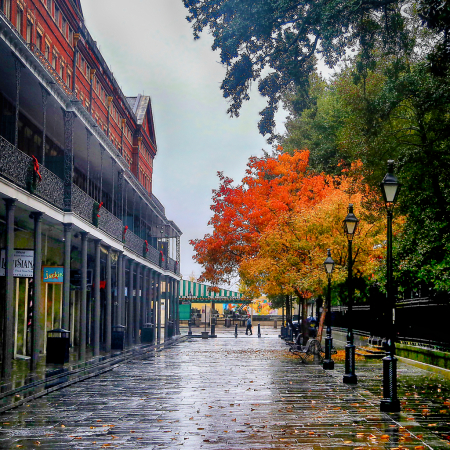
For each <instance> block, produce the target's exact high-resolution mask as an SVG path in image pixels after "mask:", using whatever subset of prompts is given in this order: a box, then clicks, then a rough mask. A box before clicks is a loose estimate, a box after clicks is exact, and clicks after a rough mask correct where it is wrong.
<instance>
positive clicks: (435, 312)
mask: <svg viewBox="0 0 450 450" xmlns="http://www.w3.org/2000/svg"><path fill="white" fill-rule="evenodd" d="M449 316H450V303H449V302H448V300H445V301H443V300H439V301H437V300H435V299H433V298H414V299H406V300H400V301H398V302H397V304H396V310H395V328H396V333H397V338H398V340H399V341H402V342H405V343H409V344H412V345H418V346H425V347H428V348H435V349H436V348H439V349H446V350H450V334H449V333H448V329H447V328H448V317H449ZM331 317H332V324H333V326H334V327H343V328H346V327H348V325H349V323H348V313H347V307H346V306H338V307H333V308H332V310H331ZM391 319H392V313H391V311H387V305H386V304H383V303H382V302H381V303H380V302H375V301H374V302H372V303H371V304H366V305H358V306H355V307H353V313H352V318H351V320H352V327H353V328H354V329H358V330H362V331H366V332H368V333H370V334H371V335H373V336H377V337H381V338H383V337H386V336H385V334H386V332H387V330H388V329H389V327H388V324H389V322H390V320H391Z"/></svg>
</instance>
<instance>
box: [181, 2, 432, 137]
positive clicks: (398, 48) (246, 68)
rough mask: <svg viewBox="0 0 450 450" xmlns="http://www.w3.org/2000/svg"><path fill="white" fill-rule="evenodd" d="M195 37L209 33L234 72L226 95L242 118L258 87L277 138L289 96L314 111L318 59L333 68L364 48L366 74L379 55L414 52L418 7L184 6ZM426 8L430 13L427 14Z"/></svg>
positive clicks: (262, 126)
mask: <svg viewBox="0 0 450 450" xmlns="http://www.w3.org/2000/svg"><path fill="white" fill-rule="evenodd" d="M183 2H184V5H185V7H186V8H187V9H188V11H189V15H188V17H187V19H188V21H189V22H191V23H192V25H193V33H194V37H195V39H198V38H199V37H200V34H201V32H202V31H203V30H205V29H208V30H209V31H210V32H211V34H212V36H213V38H214V43H213V46H212V48H213V50H220V62H221V63H222V64H223V65H225V66H226V67H227V73H226V76H225V78H224V80H223V82H222V85H221V89H222V91H223V95H224V97H225V98H227V99H229V100H230V106H229V109H228V113H229V114H231V115H232V116H238V115H239V111H240V108H241V106H242V103H243V102H244V101H246V100H248V99H249V90H250V86H251V84H252V82H254V81H258V88H259V92H260V93H261V94H262V95H263V96H265V97H266V98H267V107H266V108H265V109H264V110H263V111H261V112H260V115H261V120H260V122H259V130H260V132H261V134H263V135H266V134H270V135H271V136H272V138H273V137H274V136H273V130H274V125H275V123H274V113H275V112H276V111H277V108H278V104H279V102H280V100H281V99H282V95H283V94H284V93H286V91H287V90H289V89H291V90H292V89H295V91H296V94H297V95H296V97H297V99H296V105H295V107H296V109H297V113H299V112H301V111H302V110H303V109H305V108H308V107H310V106H311V99H310V97H309V95H308V94H309V81H310V75H311V73H313V72H314V71H315V66H316V60H317V57H318V56H320V57H322V58H323V60H324V62H325V63H326V64H327V65H328V66H329V67H334V66H336V64H337V63H338V62H340V61H341V60H342V59H343V58H344V57H345V55H346V52H347V51H348V49H350V48H362V49H363V51H362V52H361V53H360V60H359V75H360V76H362V78H364V76H365V73H366V72H367V71H368V70H370V67H371V53H372V49H373V47H374V46H375V43H377V45H382V47H383V51H384V52H386V53H388V54H399V53H404V52H406V51H408V49H409V47H410V45H411V43H410V42H408V31H407V30H408V26H409V24H408V15H407V14H404V13H403V9H405V7H408V5H410V4H411V2H406V1H394V0H362V1H361V0H348V1H345V2H342V1H338V0H332V1H329V0H327V1H325V0H305V1H302V2H300V1H298V0H183ZM425 9H426V8H425Z"/></svg>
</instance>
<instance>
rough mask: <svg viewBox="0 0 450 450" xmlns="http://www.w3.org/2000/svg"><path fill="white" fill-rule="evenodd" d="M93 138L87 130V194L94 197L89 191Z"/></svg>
mask: <svg viewBox="0 0 450 450" xmlns="http://www.w3.org/2000/svg"><path fill="white" fill-rule="evenodd" d="M91 137H92V133H91V132H90V131H89V130H88V129H87V128H86V161H87V163H86V164H87V168H86V194H87V195H90V196H91V197H92V194H91V192H90V190H89V188H90V185H91V183H90V181H91V173H90V170H91Z"/></svg>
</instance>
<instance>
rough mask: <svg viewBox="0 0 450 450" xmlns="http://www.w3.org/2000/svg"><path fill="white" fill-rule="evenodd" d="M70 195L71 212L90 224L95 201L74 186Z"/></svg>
mask: <svg viewBox="0 0 450 450" xmlns="http://www.w3.org/2000/svg"><path fill="white" fill-rule="evenodd" d="M72 194H73V195H72V207H73V212H74V213H76V214H78V215H79V216H80V217H82V218H83V219H85V220H87V221H88V222H89V223H91V221H92V207H93V205H94V202H95V200H94V199H93V198H92V197H90V196H89V195H88V194H86V192H84V191H83V190H82V189H80V188H79V187H78V186H77V185H75V184H74V185H73V187H72Z"/></svg>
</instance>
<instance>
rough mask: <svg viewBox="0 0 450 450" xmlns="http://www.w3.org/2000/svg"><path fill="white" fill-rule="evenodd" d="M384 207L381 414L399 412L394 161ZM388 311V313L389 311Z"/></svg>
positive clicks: (390, 165)
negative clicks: (385, 326) (384, 337)
mask: <svg viewBox="0 0 450 450" xmlns="http://www.w3.org/2000/svg"><path fill="white" fill-rule="evenodd" d="M380 187H381V191H382V193H383V199H384V203H385V205H386V216H387V252H386V300H387V305H388V306H387V307H388V317H389V316H391V318H392V320H390V321H389V327H388V336H387V337H388V342H387V345H388V348H387V355H386V357H384V358H383V399H382V400H381V403H380V410H381V411H383V412H399V411H400V401H399V399H398V397H397V358H396V357H395V333H396V330H395V298H394V297H395V296H394V295H393V292H392V217H393V210H394V205H395V201H396V200H397V196H398V192H399V188H400V183H399V182H398V180H397V177H396V176H395V175H394V161H392V160H389V161H388V173H387V174H386V175H385V177H384V179H383V181H382V182H381V183H380ZM389 310H390V311H389ZM389 313H391V314H389Z"/></svg>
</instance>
